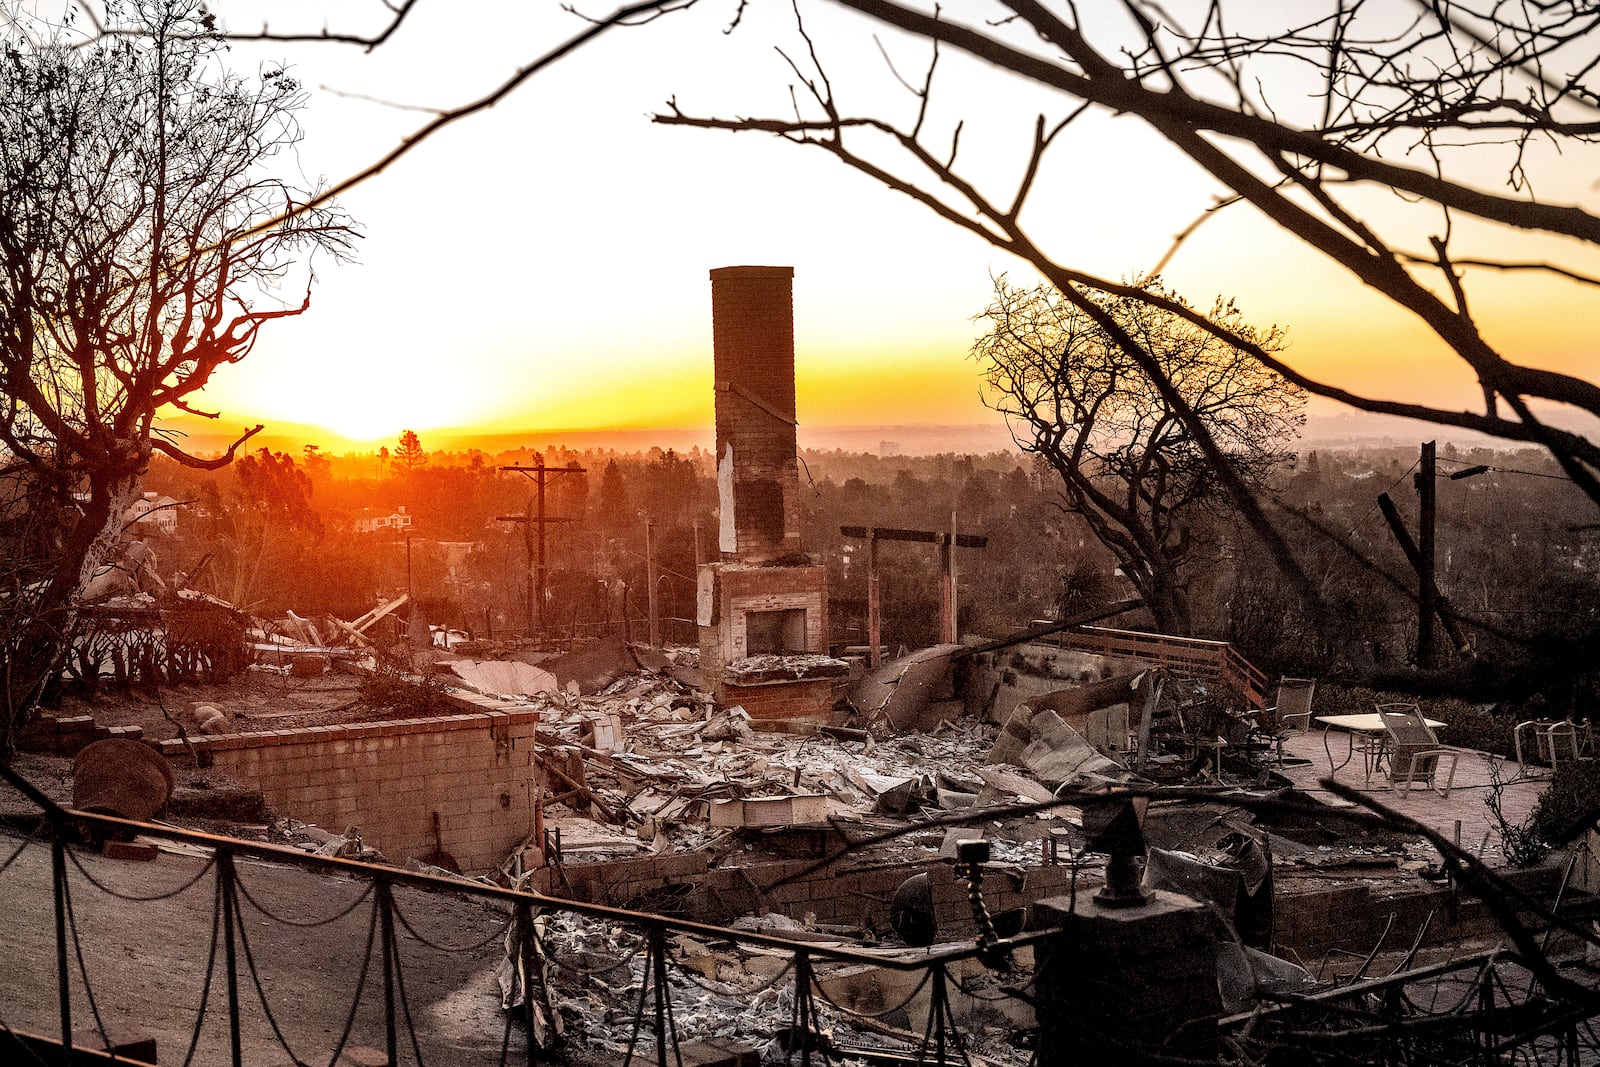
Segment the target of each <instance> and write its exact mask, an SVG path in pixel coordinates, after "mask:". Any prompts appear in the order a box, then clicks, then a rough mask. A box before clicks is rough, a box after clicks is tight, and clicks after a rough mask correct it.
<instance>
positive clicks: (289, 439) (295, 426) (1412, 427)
mask: <svg viewBox="0 0 1600 1067" xmlns="http://www.w3.org/2000/svg"><path fill="white" fill-rule="evenodd" d="M1540 413H1541V416H1542V417H1543V418H1545V419H1547V420H1548V421H1549V422H1550V424H1551V425H1552V426H1556V427H1559V428H1561V429H1565V430H1573V431H1578V432H1582V433H1585V434H1588V435H1597V436H1600V421H1596V420H1594V419H1590V418H1587V417H1585V416H1582V415H1579V414H1577V413H1575V412H1573V411H1571V410H1570V409H1566V408H1545V409H1541V412H1540ZM160 425H161V426H162V428H164V429H167V430H169V431H175V432H178V433H180V434H182V435H183V436H182V437H181V438H180V441H179V443H180V444H181V445H182V446H183V447H184V448H186V449H188V450H189V451H191V452H194V453H196V454H198V455H215V454H217V453H219V452H221V451H222V450H223V449H225V448H227V447H228V445H229V443H230V442H232V441H233V440H235V439H236V438H237V437H238V435H239V434H241V433H243V432H244V430H245V428H246V425H247V424H245V423H242V422H241V421H239V420H225V421H224V420H217V421H213V420H209V419H200V418H195V417H194V416H190V415H180V416H176V417H174V418H168V419H163V420H162V421H161V423H160ZM399 433H400V431H399V430H398V429H397V430H396V431H395V433H394V436H393V437H388V438H383V439H379V440H372V441H358V440H353V439H351V438H347V437H342V436H340V435H339V434H336V433H333V432H331V431H328V430H324V429H322V428H321V427H317V426H310V425H306V424H303V423H293V422H280V421H273V422H270V423H268V424H267V427H266V429H265V430H263V431H262V432H261V433H259V434H257V435H256V436H255V437H253V438H251V440H250V444H249V446H248V447H249V448H251V449H256V448H270V449H272V450H273V451H275V452H288V453H291V454H298V453H299V452H300V450H301V449H302V448H304V447H305V446H306V445H308V444H315V445H316V446H317V447H318V448H320V449H321V450H322V451H323V453H325V454H327V455H344V454H347V453H356V454H367V453H372V452H375V451H377V450H378V448H379V447H380V446H383V445H388V446H389V447H390V448H391V449H393V447H394V443H395V438H396V437H398V436H399ZM418 433H419V435H420V436H421V438H422V443H423V446H424V447H425V448H427V449H428V450H429V451H446V452H465V451H467V450H469V449H478V450H479V451H481V452H484V453H486V454H488V455H497V454H499V453H502V452H509V451H515V450H517V449H522V448H537V449H546V448H549V447H551V446H561V447H564V448H568V449H571V450H572V451H575V452H588V451H605V450H608V449H610V450H614V451H616V452H621V453H633V452H647V451H649V450H650V449H651V448H663V449H666V448H671V449H676V450H677V451H679V452H687V451H689V450H690V449H692V448H695V447H699V448H702V449H706V450H710V448H711V447H712V444H713V440H714V431H713V429H712V428H711V427H710V426H702V427H675V428H660V429H643V430H615V429H613V430H517V431H506V430H493V431H480V430H474V429H472V428H470V427H468V428H453V429H436V430H418ZM799 437H800V446H801V447H802V448H810V449H817V450H821V451H831V450H834V449H838V450H840V451H844V452H861V453H866V454H868V455H875V456H891V455H901V456H928V455H937V454H939V453H946V452H955V453H971V454H987V453H990V452H997V451H1002V450H1009V449H1014V448H1015V447H1016V444H1015V442H1013V441H1012V439H1011V434H1010V432H1009V431H1007V429H1006V427H1005V424H1004V423H1003V422H1001V421H1000V420H999V419H998V418H996V420H995V421H994V422H992V423H971V424H965V425H955V426H906V425H902V426H893V425H884V426H808V425H805V424H803V423H802V424H801V426H800V434H799ZM1428 440H1437V441H1438V442H1439V443H1440V444H1444V443H1446V442H1453V443H1454V444H1455V445H1456V446H1457V447H1459V448H1479V447H1496V448H1503V447H1506V442H1504V441H1497V440H1494V439H1491V438H1488V437H1486V436H1484V435H1483V434H1476V433H1471V432H1469V431H1466V430H1456V429H1452V428H1451V427H1448V426H1437V425H1433V424H1431V423H1425V422H1418V421H1416V420H1413V419H1401V418H1396V417H1394V416H1390V415H1369V414H1367V413H1365V412H1359V411H1348V412H1341V413H1338V414H1332V415H1312V416H1310V417H1308V418H1307V420H1306V429H1305V433H1304V435H1303V436H1302V437H1301V439H1300V441H1299V443H1298V445H1297V447H1298V448H1299V449H1302V450H1303V449H1310V448H1318V449H1330V448H1334V449H1337V448H1364V447H1373V446H1383V445H1399V444H1414V443H1417V442H1421V441H1428Z"/></svg>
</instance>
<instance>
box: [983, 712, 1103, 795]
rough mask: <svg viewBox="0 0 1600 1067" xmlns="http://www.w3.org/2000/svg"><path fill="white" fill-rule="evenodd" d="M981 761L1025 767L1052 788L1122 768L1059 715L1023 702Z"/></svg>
mask: <svg viewBox="0 0 1600 1067" xmlns="http://www.w3.org/2000/svg"><path fill="white" fill-rule="evenodd" d="M984 761H985V762H986V763H1011V764H1015V765H1017V766H1019V767H1025V768H1027V769H1028V770H1029V771H1031V772H1032V773H1033V774H1034V775H1035V776H1036V777H1037V778H1038V779H1039V780H1040V781H1041V782H1044V783H1045V784H1046V785H1048V786H1050V787H1051V788H1052V789H1056V788H1060V786H1061V785H1062V784H1063V783H1066V782H1069V781H1073V780H1075V779H1078V778H1081V777H1083V776H1084V775H1087V774H1115V773H1116V772H1118V771H1120V770H1122V767H1121V765H1120V764H1118V763H1116V762H1114V761H1112V760H1110V759H1108V758H1106V757H1105V756H1103V755H1101V754H1100V753H1099V752H1098V751H1096V750H1095V748H1094V746H1093V745H1091V744H1089V742H1088V741H1087V740H1085V739H1084V737H1083V735H1082V734H1080V733H1078V731H1076V730H1074V729H1073V728H1072V727H1071V726H1068V725H1067V724H1066V723H1065V722H1063V721H1062V719H1061V716H1059V715H1057V714H1056V713H1055V712H1053V711H1050V710H1048V709H1039V710H1036V709H1033V708H1030V707H1029V706H1028V705H1026V704H1024V705H1022V706H1021V707H1019V708H1017V710H1016V711H1015V712H1013V713H1012V715H1011V718H1010V719H1008V720H1007V721H1006V726H1005V729H1004V731H1002V732H1001V734H1000V737H999V739H998V740H996V741H995V744H994V747H993V748H991V749H990V750H989V755H988V756H986V757H985V760H984Z"/></svg>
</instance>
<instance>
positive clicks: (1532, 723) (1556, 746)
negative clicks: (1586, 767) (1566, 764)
mask: <svg viewBox="0 0 1600 1067" xmlns="http://www.w3.org/2000/svg"><path fill="white" fill-rule="evenodd" d="M1529 732H1531V733H1532V734H1533V739H1534V744H1535V748H1536V751H1537V753H1538V757H1539V759H1541V760H1543V761H1544V762H1546V763H1548V764H1550V770H1551V773H1554V772H1555V769H1556V764H1557V762H1559V761H1560V760H1561V759H1563V758H1564V759H1567V760H1579V759H1588V758H1590V755H1591V754H1592V753H1593V751H1594V735H1593V733H1592V732H1591V730H1590V727H1589V720H1588V719H1585V720H1584V721H1583V722H1581V723H1575V722H1573V721H1572V720H1571V719H1530V720H1529V721H1527V722H1519V723H1517V725H1516V728H1515V729H1513V730H1512V731H1511V741H1512V744H1513V745H1514V746H1515V748H1516V751H1517V762H1518V763H1521V764H1524V765H1526V764H1527V760H1525V759H1523V758H1522V739H1523V737H1524V735H1525V734H1527V733H1529Z"/></svg>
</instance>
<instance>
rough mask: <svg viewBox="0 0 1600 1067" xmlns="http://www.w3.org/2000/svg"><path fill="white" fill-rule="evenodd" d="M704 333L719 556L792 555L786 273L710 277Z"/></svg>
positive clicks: (790, 290)
mask: <svg viewBox="0 0 1600 1067" xmlns="http://www.w3.org/2000/svg"><path fill="white" fill-rule="evenodd" d="M711 332H712V350H713V362H714V367H715V370H714V374H715V379H716V412H717V492H718V498H719V503H720V505H721V515H722V522H721V530H720V533H719V539H718V543H719V547H720V549H721V552H722V558H723V559H724V560H730V561H734V560H736V561H738V562H741V563H765V562H769V561H771V560H776V559H782V558H784V557H792V556H796V555H798V554H799V553H800V551H801V548H800V513H799V507H798V494H799V489H800V479H799V474H798V471H797V464H796V452H795V403H794V268H793V267H718V268H716V269H714V270H713V271H712V272H711Z"/></svg>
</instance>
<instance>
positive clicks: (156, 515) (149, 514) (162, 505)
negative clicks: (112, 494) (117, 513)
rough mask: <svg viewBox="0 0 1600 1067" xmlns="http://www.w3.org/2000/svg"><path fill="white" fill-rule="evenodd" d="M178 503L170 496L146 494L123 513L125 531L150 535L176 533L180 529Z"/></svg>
mask: <svg viewBox="0 0 1600 1067" xmlns="http://www.w3.org/2000/svg"><path fill="white" fill-rule="evenodd" d="M178 506H179V505H178V502H177V501H176V500H174V499H172V498H171V497H170V496H158V495H157V494H155V493H145V494H144V495H143V496H141V497H140V498H139V499H138V500H135V501H134V502H133V503H132V504H130V505H128V510H127V511H124V512H123V513H122V525H123V527H124V528H125V529H128V530H133V531H140V532H145V533H148V532H150V531H152V530H154V531H156V532H158V533H164V534H169V533H174V532H176V531H177V529H178Z"/></svg>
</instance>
